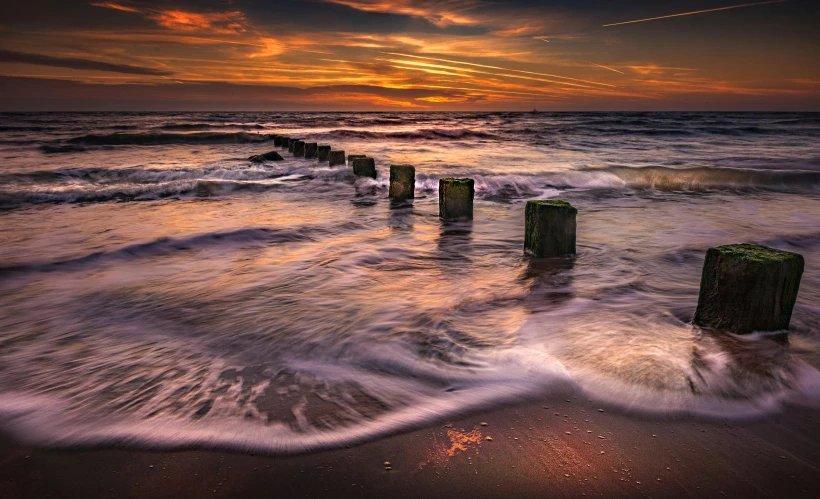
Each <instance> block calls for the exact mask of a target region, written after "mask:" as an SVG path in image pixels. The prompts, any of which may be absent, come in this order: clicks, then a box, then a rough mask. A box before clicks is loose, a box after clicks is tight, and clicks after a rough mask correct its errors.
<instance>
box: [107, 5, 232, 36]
mask: <svg viewBox="0 0 820 499" xmlns="http://www.w3.org/2000/svg"><path fill="white" fill-rule="evenodd" d="M91 5H93V6H95V7H104V8H107V9H114V10H120V11H123V12H133V13H135V14H140V15H142V16H143V17H145V18H146V19H150V20H152V21H154V22H156V23H157V24H159V25H160V26H162V27H164V28H168V29H171V30H175V31H202V32H208V33H214V34H218V35H234V34H240V33H244V32H246V31H247V30H248V23H247V21H246V20H245V14H243V13H242V12H240V11H238V10H233V11H226V12H204V13H200V12H188V11H184V10H179V9H143V10H141V9H137V8H136V7H129V6H127V5H122V4H118V3H112V2H92V3H91Z"/></svg>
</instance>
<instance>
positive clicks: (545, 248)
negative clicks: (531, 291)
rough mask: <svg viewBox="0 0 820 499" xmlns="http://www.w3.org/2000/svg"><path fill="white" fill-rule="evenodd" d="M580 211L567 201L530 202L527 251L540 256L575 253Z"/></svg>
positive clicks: (525, 238) (525, 244)
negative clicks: (576, 219) (576, 222)
mask: <svg viewBox="0 0 820 499" xmlns="http://www.w3.org/2000/svg"><path fill="white" fill-rule="evenodd" d="M577 214H578V210H576V209H575V208H573V207H572V205H571V204H569V203H567V202H566V201H559V200H557V199H548V200H538V201H527V207H526V209H525V215H524V252H525V253H526V254H528V255H532V256H534V257H536V258H551V257H557V256H570V255H574V254H575V227H576V224H575V216H576V215H577Z"/></svg>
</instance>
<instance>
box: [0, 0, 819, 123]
mask: <svg viewBox="0 0 820 499" xmlns="http://www.w3.org/2000/svg"><path fill="white" fill-rule="evenodd" d="M818 20H820V7H818V4H817V3H816V2H811V1H807V0H769V1H761V2H750V3H738V2H737V1H735V2H727V1H721V0H697V1H671V2H663V5H662V6H661V5H659V4H658V2H649V1H631V2H613V1H605V0H582V1H574V2H573V1H569V0H559V1H541V2H536V1H533V0H517V1H507V2H501V1H492V0H462V1H455V0H437V1H432V0H313V1H287V2H285V1H282V2H276V1H263V0H205V1H194V0H117V1H103V0H93V1H76V0H65V1H57V0H31V1H28V2H25V3H14V4H12V3H11V2H5V3H4V5H2V6H0V30H1V31H2V37H0V110H24V109H35V110H47V109H55V110H62V109H71V110H73V109H76V110H83V109H89V110H97V109H109V110H132V109H133V110H150V109H158V110H169V109H179V110H189V109H190V110H195V109H237V110H244V109H247V110H280V109H281V110H298V109H304V110H392V109H407V110H462V109H464V110H467V109H476V110H502V109H503V110H507V109H509V110H525V109H531V108H534V107H536V108H539V109H545V110H549V109H555V110H598V109H600V110H609V109H636V110H644V109H646V110H654V109H659V110H665V109H682V110H689V109H692V110H695V109H717V110H720V109H738V110H746V109H749V110H758V109H760V110H769V109H772V110H776V109H784V110H820V64H818V58H819V57H820V56H818V54H819V53H820V51H819V50H818V49H820V44H818V37H817V35H816V33H815V29H814V28H815V24H816V22H817V21H818ZM545 42H547V43H545Z"/></svg>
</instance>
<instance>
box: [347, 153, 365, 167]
mask: <svg viewBox="0 0 820 499" xmlns="http://www.w3.org/2000/svg"><path fill="white" fill-rule="evenodd" d="M366 157H367V156H366V155H365V154H348V155H347V164H348V165H350V166H353V160H354V159H359V158H366Z"/></svg>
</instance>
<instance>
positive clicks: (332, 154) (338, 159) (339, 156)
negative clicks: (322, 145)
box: [327, 151, 345, 166]
mask: <svg viewBox="0 0 820 499" xmlns="http://www.w3.org/2000/svg"><path fill="white" fill-rule="evenodd" d="M327 159H328V161H329V162H330V166H336V165H343V164H345V152H344V151H329V152H328V153H327Z"/></svg>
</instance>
